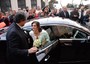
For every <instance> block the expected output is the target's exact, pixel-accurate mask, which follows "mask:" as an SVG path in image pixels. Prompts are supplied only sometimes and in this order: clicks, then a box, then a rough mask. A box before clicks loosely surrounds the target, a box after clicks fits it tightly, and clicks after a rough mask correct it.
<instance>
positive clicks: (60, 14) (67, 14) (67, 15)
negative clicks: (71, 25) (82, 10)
mask: <svg viewBox="0 0 90 64" xmlns="http://www.w3.org/2000/svg"><path fill="white" fill-rule="evenodd" d="M65 14H66V16H65ZM65 14H64V12H63V11H61V12H59V14H58V15H59V17H63V18H69V13H68V12H65Z"/></svg>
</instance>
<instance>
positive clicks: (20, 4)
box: [18, 0, 26, 9]
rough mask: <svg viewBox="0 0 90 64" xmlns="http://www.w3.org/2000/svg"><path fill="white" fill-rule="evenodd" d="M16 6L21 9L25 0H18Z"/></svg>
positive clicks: (24, 4)
mask: <svg viewBox="0 0 90 64" xmlns="http://www.w3.org/2000/svg"><path fill="white" fill-rule="evenodd" d="M18 7H19V8H21V9H23V8H25V7H26V3H25V0H18Z"/></svg>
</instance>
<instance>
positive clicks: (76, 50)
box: [52, 25, 90, 61]
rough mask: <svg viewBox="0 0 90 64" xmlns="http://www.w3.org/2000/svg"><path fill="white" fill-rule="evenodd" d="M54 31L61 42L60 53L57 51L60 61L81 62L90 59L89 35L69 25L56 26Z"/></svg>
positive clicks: (59, 44)
mask: <svg viewBox="0 0 90 64" xmlns="http://www.w3.org/2000/svg"><path fill="white" fill-rule="evenodd" d="M52 29H53V31H54V34H55V36H56V38H58V39H59V41H60V42H59V43H58V46H59V51H58V49H57V51H58V52H57V53H58V54H57V55H58V58H59V59H60V61H62V60H63V61H64V60H65V61H72V60H73V61H78V60H79V61H81V60H86V59H87V58H88V57H89V53H90V52H89V51H88V49H89V45H90V44H89V43H88V40H87V36H88V34H86V33H85V32H84V31H82V30H80V29H78V28H76V27H73V26H69V25H56V26H52ZM58 46H57V47H58ZM87 52H88V53H87ZM87 54H88V55H87ZM87 56H88V57H87Z"/></svg>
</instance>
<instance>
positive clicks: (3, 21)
mask: <svg viewBox="0 0 90 64" xmlns="http://www.w3.org/2000/svg"><path fill="white" fill-rule="evenodd" d="M9 25H10V22H9V20H8V18H7V17H6V16H4V14H3V13H2V12H0V28H3V27H6V26H9Z"/></svg>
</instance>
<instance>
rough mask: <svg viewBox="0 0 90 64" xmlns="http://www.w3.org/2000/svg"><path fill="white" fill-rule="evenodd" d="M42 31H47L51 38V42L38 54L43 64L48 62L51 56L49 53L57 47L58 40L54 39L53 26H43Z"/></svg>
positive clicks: (40, 49)
mask: <svg viewBox="0 0 90 64" xmlns="http://www.w3.org/2000/svg"><path fill="white" fill-rule="evenodd" d="M41 27H42V29H44V30H46V31H47V33H48V35H49V37H50V42H47V43H46V44H45V45H44V46H43V47H42V48H39V51H38V52H37V53H36V55H37V58H38V61H39V62H41V63H43V62H45V61H48V59H49V58H50V56H49V55H48V53H49V52H50V51H51V49H52V48H54V47H55V45H56V44H57V42H58V40H57V39H55V38H54V33H53V32H52V29H51V26H41Z"/></svg>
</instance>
